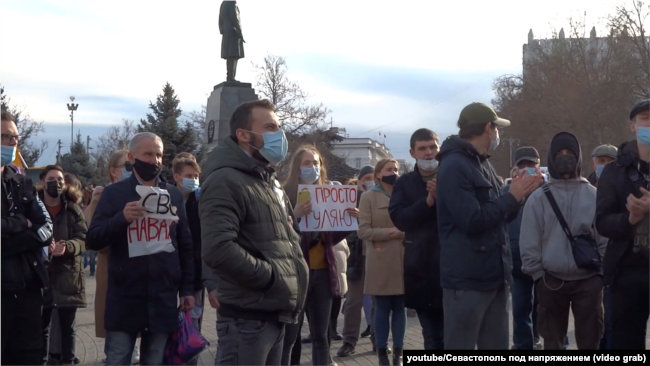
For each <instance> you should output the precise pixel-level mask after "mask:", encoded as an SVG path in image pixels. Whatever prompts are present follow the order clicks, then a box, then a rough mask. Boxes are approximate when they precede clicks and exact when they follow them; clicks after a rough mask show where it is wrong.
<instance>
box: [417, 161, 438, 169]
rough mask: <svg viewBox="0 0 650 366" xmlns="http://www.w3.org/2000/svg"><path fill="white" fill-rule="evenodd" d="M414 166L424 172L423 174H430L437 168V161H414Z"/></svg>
mask: <svg viewBox="0 0 650 366" xmlns="http://www.w3.org/2000/svg"><path fill="white" fill-rule="evenodd" d="M416 164H417V166H418V168H420V169H422V170H424V171H425V172H432V171H434V170H436V169H437V168H438V160H436V159H431V160H424V159H416Z"/></svg>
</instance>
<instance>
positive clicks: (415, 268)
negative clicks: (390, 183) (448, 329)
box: [388, 165, 442, 310]
mask: <svg viewBox="0 0 650 366" xmlns="http://www.w3.org/2000/svg"><path fill="white" fill-rule="evenodd" d="M427 194H428V192H427V185H426V183H425V182H424V180H423V179H422V176H421V175H420V172H419V171H418V168H417V165H416V166H415V169H414V170H413V171H412V172H410V173H407V174H405V175H403V176H401V177H400V178H399V179H398V180H397V182H396V183H395V186H394V188H393V194H392V195H391V196H390V206H389V207H388V212H389V214H390V219H391V220H393V223H394V224H395V227H397V228H398V229H400V230H402V231H404V249H405V251H404V290H405V291H404V292H405V293H404V296H405V299H404V301H405V304H406V307H408V308H412V309H421V310H427V309H431V308H442V288H441V287H440V241H439V239H438V219H437V215H436V206H435V204H434V205H433V206H432V207H429V206H427V203H426V199H427Z"/></svg>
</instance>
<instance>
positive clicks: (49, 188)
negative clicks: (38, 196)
mask: <svg viewBox="0 0 650 366" xmlns="http://www.w3.org/2000/svg"><path fill="white" fill-rule="evenodd" d="M45 192H47V194H48V195H49V196H50V197H52V198H57V197H59V195H60V194H61V192H63V185H62V184H61V185H59V182H57V181H55V180H51V181H49V182H47V183H45Z"/></svg>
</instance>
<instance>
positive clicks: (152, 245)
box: [127, 185, 178, 258]
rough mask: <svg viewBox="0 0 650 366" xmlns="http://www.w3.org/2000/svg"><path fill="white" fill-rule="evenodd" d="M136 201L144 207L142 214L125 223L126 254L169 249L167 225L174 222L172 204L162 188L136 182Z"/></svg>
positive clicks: (148, 252)
mask: <svg viewBox="0 0 650 366" xmlns="http://www.w3.org/2000/svg"><path fill="white" fill-rule="evenodd" d="M135 190H136V192H138V194H139V195H140V201H139V202H140V204H141V205H142V206H144V207H145V208H146V209H147V212H146V213H145V215H144V216H143V217H140V218H138V219H135V220H133V222H131V224H130V225H129V228H128V231H127V237H128V242H129V257H130V258H133V257H139V256H142V255H150V254H155V253H159V252H167V253H171V252H173V251H174V250H175V249H174V245H173V244H172V239H171V226H172V224H174V223H176V222H178V215H177V214H176V206H172V204H171V197H170V196H169V192H168V191H167V190H166V189H162V188H158V187H149V186H142V185H139V186H136V187H135Z"/></svg>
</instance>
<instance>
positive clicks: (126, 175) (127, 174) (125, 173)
mask: <svg viewBox="0 0 650 366" xmlns="http://www.w3.org/2000/svg"><path fill="white" fill-rule="evenodd" d="M131 174H133V173H132V172H130V171H128V170H126V168H122V178H121V179H120V180H125V179H129V178H131Z"/></svg>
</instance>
